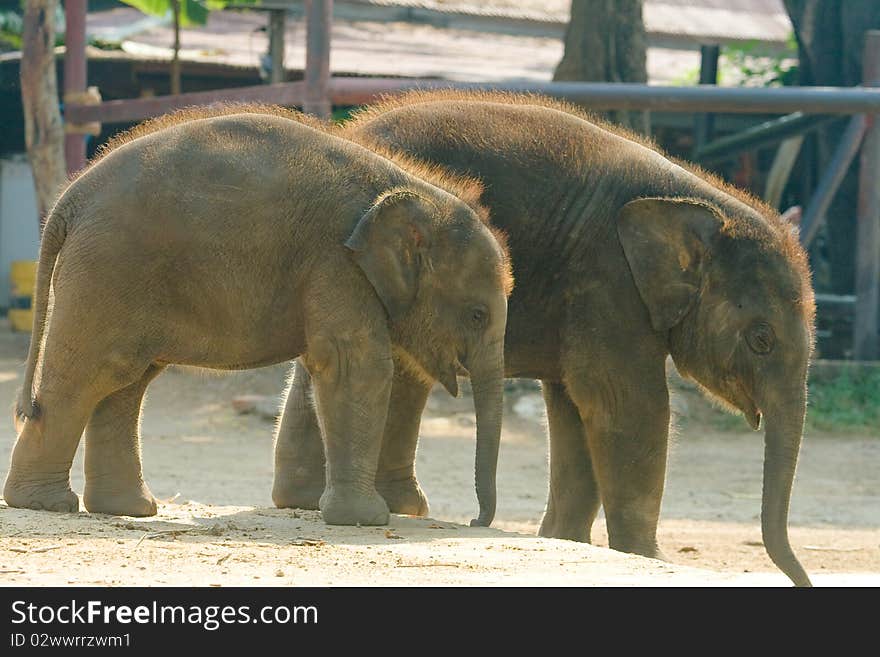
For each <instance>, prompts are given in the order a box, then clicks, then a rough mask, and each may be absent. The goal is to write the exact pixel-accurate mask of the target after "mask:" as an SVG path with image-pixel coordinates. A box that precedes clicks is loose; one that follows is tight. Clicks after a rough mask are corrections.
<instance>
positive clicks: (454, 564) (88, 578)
mask: <svg viewBox="0 0 880 657" xmlns="http://www.w3.org/2000/svg"><path fill="white" fill-rule="evenodd" d="M26 347H27V336H22V335H13V334H9V333H7V332H5V331H3V330H2V329H0V408H9V407H10V406H11V404H12V400H13V398H14V395H15V391H16V389H17V387H18V385H19V383H18V380H19V378H20V370H21V368H20V366H19V365H20V363H21V362H22V360H23V358H24V354H25V350H26ZM285 370H286V368H284V367H273V368H266V369H263V370H256V371H249V372H242V373H236V374H231V375H223V376H213V375H205V374H201V373H197V372H193V371H180V370H172V371H169V372H167V373H166V374H164V375H163V376H161V377H160V378H159V379H158V380H157V381H156V382H155V383H154V384H153V386H152V387H151V389H150V397H149V399H148V401H147V404H146V409H145V416H144V422H143V434H144V441H143V452H144V464H145V472H146V478H147V480H148V482H149V484H150V486H151V488H152V490H153V492H154V493H155V494H156V495H157V497H159V498H161V499H163V500H166V502H164V503H163V504H162V505H161V507H160V514H159V515H158V516H156V517H154V518H147V519H132V518H124V517H114V516H104V515H99V514H88V513H85V512H82V513H79V514H55V513H49V512H34V511H23V510H19V509H10V508H8V507H5V505H2V508H0V584H3V585H12V586H20V585H62V586H63V585H67V584H83V585H104V584H107V585H126V584H134V585H160V586H161V585H196V586H225V585H280V584H283V585H380V584H394V585H419V584H435V585H438V584H439V585H452V584H483V585H496V584H504V585H514V584H516V585H576V586H595V585H662V586H676V585H682V586H694V585H744V586H749V585H785V584H786V583H787V580H786V578H785V577H784V576H782V575H781V574H779V573H778V572H777V571H776V570H775V568H774V567H773V565H772V564H771V562H770V561H769V559H768V558H767V556H766V555H765V553H764V549H763V547H762V546H761V543H760V540H761V537H760V528H759V521H758V514H759V507H760V492H761V479H760V477H761V461H762V449H763V448H762V441H761V438H760V434H756V433H751V432H748V431H747V430H746V431H745V432H744V433H741V434H740V433H717V432H711V431H706V430H705V429H704V428H703V427H702V426H701V423H700V422H697V421H694V420H687V419H686V420H683V421H682V423H681V425H682V426H681V428H680V429H679V430H678V432H677V436H676V438H675V440H674V443H673V447H672V451H671V455H670V465H669V473H668V477H667V490H666V495H665V498H664V505H663V514H662V520H661V524H660V540H661V544H662V546H663V549H664V550H665V552H666V555H667V556H668V558H669V559H670V562H669V563H665V562H661V561H656V560H651V559H643V558H640V557H634V556H631V555H624V554H620V553H617V552H613V551H611V550H608V549H605V548H604V547H602V546H604V545H607V540H606V536H605V533H604V522H603V521H602V519H601V517H600V519H599V520H598V521H597V523H596V527H595V528H594V537H595V542H596V546H595V547H594V546H589V545H582V544H577V543H573V542H569V541H558V540H546V539H538V538H536V537H535V536H534V532H535V530H536V528H537V526H538V523H539V521H540V517H541V513H542V511H543V508H544V502H545V495H546V487H547V456H546V452H547V447H546V437H545V435H546V431H545V428H544V421H543V418H542V415H541V411H540V409H541V404H540V396H539V395H538V394H536V393H535V392H534V391H532V390H528V389H526V390H523V389H522V388H523V387H522V386H520V387H519V388H518V390H517V391H512V392H510V393H509V394H508V395H507V413H506V424H505V430H504V439H503V444H502V452H501V459H500V461H501V462H500V471H499V478H498V487H499V503H498V515H497V519H496V522H495V524H494V527H493V528H492V529H472V528H469V527H466V526H465V524H463V523H466V522H467V520H468V519H469V518H470V517H472V514H473V513H474V511H475V510H476V500H475V496H474V493H473V479H472V477H473V474H472V473H473V469H472V463H473V433H474V423H473V412H472V410H471V407H470V400H469V399H467V398H461V399H452V398H450V397H449V396H448V395H446V393H445V392H443V391H442V390H437V391H435V393H434V395H433V396H432V398H431V400H430V402H429V408H428V412H427V415H426V417H425V419H424V422H423V427H422V441H421V444H420V449H419V457H418V471H419V476H420V479H421V482H422V485H423V487H424V488H425V491H426V493H427V495H428V498H429V500H430V503H431V518H429V519H416V518H409V517H402V516H394V517H393V518H392V522H391V524H390V525H389V527H382V528H357V527H355V528H342V527H327V526H325V525H324V524H323V523H322V522H321V520H320V516H319V514H317V513H316V512H312V511H296V510H290V509H285V510H279V509H274V508H273V507H272V504H271V499H270V489H271V479H272V430H273V427H272V424H271V422H269V421H267V420H265V419H262V418H260V417H259V416H256V415H238V414H236V413H235V412H234V410H233V409H232V406H231V404H230V400H231V399H232V398H233V397H234V396H236V395H240V394H265V395H273V394H277V392H278V391H279V390H280V389H281V387H282V386H283V381H284V377H285ZM699 403H701V402H700V401H699V400H698V399H697V398H696V397H695V396H693V394H692V393H691V392H690V391H687V390H685V391H683V392H680V393H679V394H678V398H677V401H676V407H677V408H678V409H679V410H680V412H681V413H685V414H687V415H690V416H694V415H698V414H697V413H696V412H695V411H694V407H695V406H697V405H698V404H699ZM682 409H685V410H682ZM743 426H744V428H745V423H743ZM13 440H14V433H13V430H12V427H11V422H7V421H4V422H2V423H0V463H2V466H0V477H4V478H5V474H6V464H7V463H8V457H9V451H10V449H11V447H12V443H13ZM81 458H82V449H80V454H79V455H78V458H77V461H76V463H75V464H74V470H73V485H74V489H75V490H77V491H80V492H81V491H82V485H83V481H82V462H81ZM878 471H880V439H878V438H877V437H872V436H839V437H835V436H829V435H809V436H808V437H807V440H806V442H805V445H804V448H803V451H802V458H801V463H800V466H799V472H798V480H797V484H796V488H795V492H794V499H793V502H792V512H791V518H792V522H791V524H792V528H791V536H792V543H793V545H794V547H795V550H796V551H797V552H798V554H799V555H800V557H801V559H802V561H803V562H804V565H805V566H806V568H807V570H808V571H809V572H810V573H811V575H812V576H813V579H814V582H815V583H816V584H820V585H821V584H826V585H845V586H851V585H873V586H878V585H880V478H878V477H877V472H878Z"/></svg>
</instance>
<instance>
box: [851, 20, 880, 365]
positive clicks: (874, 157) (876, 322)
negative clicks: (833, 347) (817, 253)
mask: <svg viewBox="0 0 880 657" xmlns="http://www.w3.org/2000/svg"><path fill="white" fill-rule="evenodd" d="M862 81H863V83H864V84H866V85H871V86H880V30H870V31H868V32H866V33H865V49H864V56H863V59H862ZM867 123H868V126H867V132H866V133H865V139H864V142H863V143H862V157H861V163H860V166H859V202H858V214H857V216H858V226H857V233H856V235H857V236H856V317H855V323H854V325H853V357H854V358H856V359H858V360H876V359H877V358H878V356H880V344H878V335H877V333H878V327H880V112H876V113H874V114H872V115H871V116H869V117H868V121H867Z"/></svg>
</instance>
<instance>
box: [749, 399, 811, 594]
mask: <svg viewBox="0 0 880 657" xmlns="http://www.w3.org/2000/svg"><path fill="white" fill-rule="evenodd" d="M805 414H806V392H805V389H804V388H803V387H799V388H798V389H797V390H795V391H793V392H791V393H786V395H785V396H784V398H783V401H781V402H779V403H777V404H774V405H773V406H769V407H767V411H766V413H765V422H766V429H765V436H764V491H763V495H762V500H761V532H762V534H763V538H764V546H765V548H766V549H767V554H769V555H770V558H771V559H772V560H773V563H775V564H776V565H777V566H778V567H779V569H780V570H781V571H782V572H784V573H785V574H786V575H788V576H789V578H791V580H792V582H794V584H795V585H796V586H811V584H810V578H809V577H808V576H807V573H806V572H805V571H804V569H803V566H801V564H800V562H799V561H798V559H797V557H796V556H795V554H794V552H793V551H792V549H791V545H790V544H789V541H788V506H789V502H790V501H791V488H792V483H793V482H794V473H795V468H796V466H797V460H798V452H799V451H800V446H801V438H802V437H803V430H804V416H805Z"/></svg>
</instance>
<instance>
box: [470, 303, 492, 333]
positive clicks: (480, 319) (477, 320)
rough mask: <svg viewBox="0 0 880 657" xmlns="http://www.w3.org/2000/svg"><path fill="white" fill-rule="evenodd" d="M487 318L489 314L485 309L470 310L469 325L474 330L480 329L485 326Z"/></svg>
mask: <svg viewBox="0 0 880 657" xmlns="http://www.w3.org/2000/svg"><path fill="white" fill-rule="evenodd" d="M488 318H489V313H488V312H486V309H485V308H481V307H479V306H477V307H475V308H471V311H470V323H471V325H472V326H473V327H474V328H476V329H481V328H483V327H484V326H485V325H486V321H487V320H488Z"/></svg>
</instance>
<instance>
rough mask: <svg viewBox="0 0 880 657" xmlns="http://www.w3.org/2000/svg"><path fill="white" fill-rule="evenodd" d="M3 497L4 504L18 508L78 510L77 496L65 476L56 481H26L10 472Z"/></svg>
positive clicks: (70, 511)
mask: <svg viewBox="0 0 880 657" xmlns="http://www.w3.org/2000/svg"><path fill="white" fill-rule="evenodd" d="M3 498H4V499H5V500H6V504H8V505H9V506H11V507H16V508H19V509H34V510H36V511H60V512H62V513H77V512H78V511H79V497H77V495H76V493H74V492H73V491H72V490H71V489H70V483H69V481H68V479H67V477H65V478H64V479H63V480H58V481H51V480H50V481H46V480H43V481H28V480H23V479H17V478H14V477H13V476H12V475H11V474H10V476H9V477H8V478H7V479H6V485H5V486H4V487H3Z"/></svg>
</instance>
